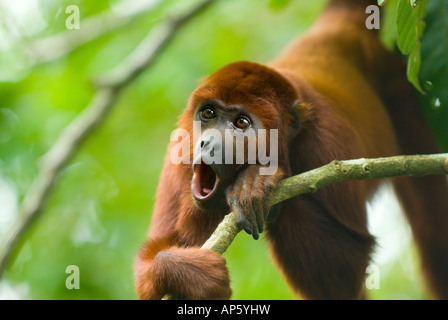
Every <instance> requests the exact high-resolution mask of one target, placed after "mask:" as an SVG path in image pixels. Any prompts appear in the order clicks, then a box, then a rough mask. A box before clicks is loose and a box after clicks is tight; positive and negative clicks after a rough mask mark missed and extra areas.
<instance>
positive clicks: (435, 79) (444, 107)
mask: <svg viewBox="0 0 448 320" xmlns="http://www.w3.org/2000/svg"><path fill="white" fill-rule="evenodd" d="M425 21H426V23H427V26H426V30H425V35H424V37H423V39H422V48H421V52H422V65H421V70H420V80H421V83H422V84H423V86H424V88H425V90H426V91H427V94H426V95H424V96H421V97H420V99H421V102H422V103H421V104H422V107H423V112H424V113H425V116H426V119H427V120H428V122H429V124H430V126H431V129H432V130H433V133H434V136H435V137H436V138H437V141H438V142H439V145H440V146H441V148H442V150H443V151H444V152H447V151H448V130H447V119H448V90H447V88H448V1H446V0H431V1H429V2H428V7H427V16H426V18H425Z"/></svg>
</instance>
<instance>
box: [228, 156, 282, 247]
mask: <svg viewBox="0 0 448 320" xmlns="http://www.w3.org/2000/svg"><path fill="white" fill-rule="evenodd" d="M260 168H262V166H259V165H249V166H248V167H247V168H245V169H244V170H243V171H241V172H240V173H239V174H238V176H237V178H236V181H235V183H234V184H232V185H231V186H229V187H228V188H227V189H226V197H227V203H228V204H229V206H230V208H231V209H232V211H233V213H234V214H235V217H236V220H237V223H238V225H239V226H240V227H241V228H243V229H244V231H246V232H247V233H248V234H251V235H252V236H253V237H254V239H255V240H257V239H258V237H259V233H261V232H263V228H264V221H265V219H266V218H267V216H268V213H269V209H270V196H271V193H272V191H273V190H274V188H275V187H276V185H277V183H278V182H279V181H280V179H281V178H282V177H283V171H282V170H281V169H280V168H279V169H278V170H277V172H276V173H274V174H271V175H261V174H260Z"/></svg>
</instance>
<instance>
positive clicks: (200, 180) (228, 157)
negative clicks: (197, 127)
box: [192, 100, 262, 209]
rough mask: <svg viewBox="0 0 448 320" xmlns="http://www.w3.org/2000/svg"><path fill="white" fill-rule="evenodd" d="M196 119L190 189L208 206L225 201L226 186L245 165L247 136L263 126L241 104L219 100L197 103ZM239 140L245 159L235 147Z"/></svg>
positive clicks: (197, 198) (202, 205)
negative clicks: (198, 133)
mask: <svg viewBox="0 0 448 320" xmlns="http://www.w3.org/2000/svg"><path fill="white" fill-rule="evenodd" d="M195 121H200V122H201V138H200V141H198V142H197V143H196V146H195V155H194V159H193V170H194V175H193V179H192V192H193V196H194V199H195V201H196V203H197V205H198V206H199V207H202V208H204V209H207V208H211V207H213V206H215V205H216V204H217V202H219V201H222V200H224V201H225V198H224V190H225V188H226V187H228V186H229V184H231V183H232V182H233V181H235V177H236V175H237V173H238V172H239V171H240V170H243V169H244V167H245V165H246V164H247V161H248V154H247V150H248V148H247V142H248V138H247V137H248V135H250V134H252V137H254V135H253V134H254V133H255V132H256V130H257V129H261V128H262V125H261V122H260V121H259V120H258V118H257V117H255V116H253V115H251V114H250V113H249V112H248V111H247V110H246V109H245V108H244V106H241V105H225V104H224V103H222V102H221V101H218V100H209V101H204V102H202V103H200V104H199V106H198V107H197V109H196V112H195ZM244 137H246V138H244ZM238 139H239V141H244V146H243V148H244V153H243V155H244V158H241V154H242V153H238V151H237V150H236V148H237V147H238V144H237V143H236V141H237V140H238ZM255 139H256V138H255ZM240 147H241V146H240ZM240 149H241V148H240ZM239 151H242V150H239ZM237 154H238V155H239V157H237ZM251 156H252V157H253V156H254V155H253V154H252V155H251ZM255 157H256V155H255ZM254 160H255V161H256V159H254Z"/></svg>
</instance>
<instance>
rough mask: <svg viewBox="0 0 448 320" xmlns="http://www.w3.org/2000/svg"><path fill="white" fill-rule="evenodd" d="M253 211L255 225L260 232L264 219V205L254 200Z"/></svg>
mask: <svg viewBox="0 0 448 320" xmlns="http://www.w3.org/2000/svg"><path fill="white" fill-rule="evenodd" d="M253 206H254V211H255V215H256V219H257V227H258V232H259V233H262V232H263V229H264V219H265V213H264V210H265V209H264V206H263V203H262V202H260V201H254V204H253Z"/></svg>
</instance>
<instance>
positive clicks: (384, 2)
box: [378, 0, 387, 6]
mask: <svg viewBox="0 0 448 320" xmlns="http://www.w3.org/2000/svg"><path fill="white" fill-rule="evenodd" d="M386 2H387V0H378V5H379V6H384V5H385V4H386Z"/></svg>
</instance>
